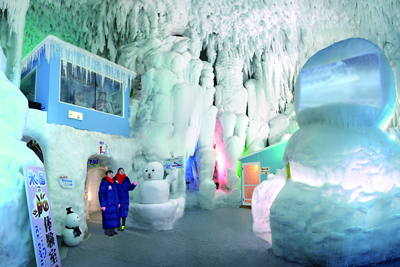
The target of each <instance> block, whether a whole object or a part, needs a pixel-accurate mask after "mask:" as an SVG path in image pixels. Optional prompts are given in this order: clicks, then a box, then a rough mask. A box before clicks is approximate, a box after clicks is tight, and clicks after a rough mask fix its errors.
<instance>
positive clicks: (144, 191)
mask: <svg viewBox="0 0 400 267" xmlns="http://www.w3.org/2000/svg"><path fill="white" fill-rule="evenodd" d="M163 178H164V168H163V165H162V164H161V163H159V162H150V163H147V164H146V166H145V167H144V168H143V172H142V179H141V180H140V181H139V183H138V188H139V199H140V204H138V203H132V204H131V205H130V207H129V213H130V214H131V216H129V217H128V220H129V223H130V225H133V226H134V227H136V228H142V229H150V230H171V229H172V228H173V225H174V223H175V221H176V220H177V219H179V218H181V217H182V216H183V208H184V205H185V201H184V199H183V198H182V197H178V198H175V199H172V198H170V185H171V184H172V182H173V181H175V180H176V179H177V178H178V171H177V169H175V168H174V169H172V170H171V173H170V174H168V175H167V177H166V178H165V179H163Z"/></svg>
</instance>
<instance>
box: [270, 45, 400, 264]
mask: <svg viewBox="0 0 400 267" xmlns="http://www.w3.org/2000/svg"><path fill="white" fill-rule="evenodd" d="M364 55H366V56H364ZM335 61H336V62H335ZM371 61H372V62H371ZM332 62H334V63H332ZM354 62H355V63H354ZM338 68H339V69H340V70H339V71H338ZM310 70H311V71H312V74H310V73H309V71H310ZM366 73H367V74H368V82H367V83H368V87H367V88H368V93H369V92H371V93H372V94H375V92H376V93H377V94H378V95H377V96H375V97H374V99H372V98H369V97H368V96H366V95H367V93H366V92H365V91H364V90H365V85H366V83H364V81H363V80H364V79H365V77H366V76H365V75H366ZM304 74H305V76H304V77H303V75H304ZM349 75H350V76H355V77H351V78H349ZM303 78H304V79H303ZM359 83H361V86H359ZM310 90H312V91H316V93H309V91H310ZM349 91H350V92H349ZM342 92H343V93H342ZM321 94H328V95H332V97H328V96H326V97H321ZM337 94H340V96H339V97H335V96H334V95H337ZM296 96H298V97H297V98H296V105H295V106H296V115H297V117H296V119H297V122H298V123H299V126H300V129H299V130H298V131H297V132H296V133H294V134H293V136H292V137H291V138H290V139H289V142H288V145H287V147H286V150H285V155H284V162H285V165H286V164H290V165H287V168H290V173H291V179H290V180H289V181H288V182H287V183H286V184H285V186H283V188H282V189H281V191H280V192H279V194H278V195H277V197H276V198H275V200H274V202H273V204H272V206H271V208H270V227H271V235H272V251H273V253H274V254H275V255H278V256H281V257H284V258H285V259H288V260H291V261H296V262H300V263H303V264H314V265H324V266H338V265H340V266H354V265H367V264H373V263H378V262H382V261H386V260H390V259H394V258H397V257H399V256H400V255H399V253H398V250H397V247H398V246H399V245H400V243H399V241H398V239H397V238H396V235H397V234H398V229H399V224H398V222H397V219H396V218H397V214H398V212H399V209H398V205H397V204H396V203H397V197H396V196H397V194H398V193H399V185H400V180H399V178H400V158H399V156H398V155H399V153H400V146H399V145H398V144H397V143H396V142H395V141H393V140H392V139H390V138H389V136H388V135H387V134H386V133H384V132H383V131H382V130H381V129H379V126H380V125H382V124H383V122H384V121H385V120H386V119H387V118H388V117H389V116H390V115H391V113H392V111H393V108H394V105H395V84H394V77H393V72H392V70H391V66H390V64H389V61H388V60H387V58H386V56H385V55H384V54H383V52H382V51H380V50H379V49H378V48H377V47H376V46H374V45H373V44H371V43H370V42H368V41H366V40H363V39H348V40H344V41H341V42H338V43H335V44H333V45H332V46H330V47H328V48H326V49H324V50H321V51H320V52H318V53H317V54H315V55H314V56H313V57H311V58H310V60H309V61H308V62H307V63H306V64H305V65H304V67H303V69H302V71H301V73H300V76H299V79H298V82H297V83H296ZM375 98H376V99H375ZM318 100H320V101H318Z"/></svg>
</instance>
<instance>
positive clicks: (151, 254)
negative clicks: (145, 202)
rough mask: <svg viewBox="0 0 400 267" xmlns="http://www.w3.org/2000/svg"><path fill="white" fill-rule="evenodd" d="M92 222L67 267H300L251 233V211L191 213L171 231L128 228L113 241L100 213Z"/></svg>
mask: <svg viewBox="0 0 400 267" xmlns="http://www.w3.org/2000/svg"><path fill="white" fill-rule="evenodd" d="M90 217H91V220H90V221H89V224H88V227H89V231H90V238H89V239H87V240H86V241H83V242H82V243H80V244H79V245H78V246H77V247H70V248H68V255H67V257H66V258H64V259H63V260H62V262H61V263H62V266H63V267H68V266H96V267H100V266H116V264H118V266H274V267H279V266H282V267H290V266H301V265H298V264H295V263H289V262H286V261H284V260H283V259H280V258H278V257H275V256H274V255H272V253H271V252H270V251H269V250H268V248H269V247H270V244H269V243H268V242H266V241H265V240H263V239H261V238H260V237H258V236H256V235H255V234H254V233H253V232H252V231H251V225H252V217H251V210H249V209H239V208H220V209H216V210H212V211H207V210H186V211H185V216H184V217H182V218H181V219H179V220H178V221H177V222H176V224H175V225H174V229H173V230H171V231H162V232H145V231H139V230H134V229H131V228H130V229H129V228H128V229H127V230H126V231H125V232H119V234H118V235H117V236H115V237H113V238H109V237H107V236H105V235H104V234H103V229H102V226H101V214H100V213H93V214H91V215H90ZM63 251H64V252H63ZM63 253H65V245H64V244H63V247H62V248H61V252H60V254H61V257H63V256H62V255H63Z"/></svg>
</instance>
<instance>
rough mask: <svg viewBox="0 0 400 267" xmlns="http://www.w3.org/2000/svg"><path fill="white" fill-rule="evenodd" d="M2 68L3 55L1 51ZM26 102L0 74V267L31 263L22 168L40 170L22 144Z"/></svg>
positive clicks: (38, 163) (30, 153) (32, 259)
mask: <svg viewBox="0 0 400 267" xmlns="http://www.w3.org/2000/svg"><path fill="white" fill-rule="evenodd" d="M0 58H3V62H1V63H0V65H3V66H4V63H5V61H4V59H5V58H4V54H3V52H2V50H1V48H0ZM27 110H28V101H27V100H26V98H25V96H24V95H23V94H22V93H21V91H20V90H19V89H18V88H17V87H16V86H15V85H14V84H13V83H12V82H11V81H9V80H8V79H7V77H6V76H5V74H4V73H3V72H2V71H0V147H1V149H0V158H1V160H0V184H1V187H0V243H1V246H0V259H1V260H0V262H1V265H2V266H23V265H31V264H33V262H34V253H33V246H32V236H31V228H30V222H29V211H28V207H27V202H26V201H27V200H26V196H25V182H24V179H25V178H24V172H23V168H24V166H25V165H31V166H38V167H41V166H43V165H42V163H41V162H40V160H39V158H38V157H37V156H36V155H35V153H34V152H33V151H32V150H30V149H29V148H28V147H27V146H26V143H24V142H22V141H21V137H22V132H23V129H24V124H25V118H26V113H27Z"/></svg>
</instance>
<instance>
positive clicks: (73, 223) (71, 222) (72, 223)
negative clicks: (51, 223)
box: [65, 213, 81, 227]
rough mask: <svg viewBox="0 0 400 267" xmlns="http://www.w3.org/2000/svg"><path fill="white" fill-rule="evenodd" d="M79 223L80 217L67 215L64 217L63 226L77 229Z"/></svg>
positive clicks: (72, 214)
mask: <svg viewBox="0 0 400 267" xmlns="http://www.w3.org/2000/svg"><path fill="white" fill-rule="evenodd" d="M80 223H81V217H79V215H78V214H76V213H70V214H67V217H65V226H68V227H78V226H79V224H80Z"/></svg>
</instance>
